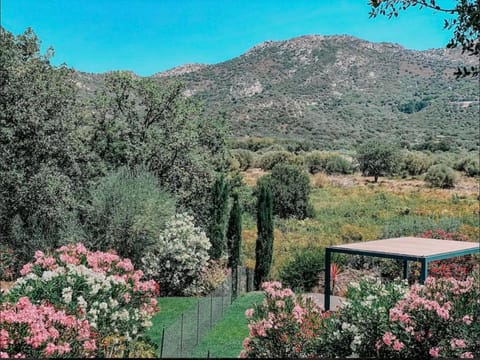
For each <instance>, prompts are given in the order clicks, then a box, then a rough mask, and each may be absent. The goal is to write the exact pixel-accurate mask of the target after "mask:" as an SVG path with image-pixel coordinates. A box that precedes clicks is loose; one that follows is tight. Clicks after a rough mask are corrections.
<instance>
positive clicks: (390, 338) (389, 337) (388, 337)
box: [382, 332, 396, 346]
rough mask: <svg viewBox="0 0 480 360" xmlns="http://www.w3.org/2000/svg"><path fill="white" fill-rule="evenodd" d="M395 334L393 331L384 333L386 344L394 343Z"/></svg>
mask: <svg viewBox="0 0 480 360" xmlns="http://www.w3.org/2000/svg"><path fill="white" fill-rule="evenodd" d="M395 338H396V337H395V335H393V334H392V333H391V332H386V333H385V334H383V336H382V339H383V342H384V343H385V345H387V346H390V345H392V341H393V340H395Z"/></svg>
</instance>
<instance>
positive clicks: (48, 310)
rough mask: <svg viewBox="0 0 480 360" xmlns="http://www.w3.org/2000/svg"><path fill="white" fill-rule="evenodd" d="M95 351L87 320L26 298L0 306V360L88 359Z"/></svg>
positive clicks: (93, 336) (93, 337) (94, 339)
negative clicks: (21, 358) (24, 359)
mask: <svg viewBox="0 0 480 360" xmlns="http://www.w3.org/2000/svg"><path fill="white" fill-rule="evenodd" d="M96 350H97V342H96V337H95V335H94V332H93V331H92V329H91V326H90V324H89V322H88V320H85V319H83V320H82V319H79V318H77V317H75V316H73V315H67V314H66V313H65V312H64V311H61V310H56V309H55V308H54V307H53V305H48V304H42V305H34V304H32V303H31V302H30V300H29V299H28V298H27V297H21V298H20V299H19V300H18V302H16V303H14V304H11V303H2V304H1V305H0V358H7V357H17V358H19V357H28V358H44V357H51V356H57V357H67V356H68V357H88V356H93V355H94V354H95V353H96Z"/></svg>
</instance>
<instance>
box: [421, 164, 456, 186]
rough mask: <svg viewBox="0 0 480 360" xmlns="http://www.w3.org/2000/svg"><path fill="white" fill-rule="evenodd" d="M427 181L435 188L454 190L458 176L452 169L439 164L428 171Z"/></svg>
mask: <svg viewBox="0 0 480 360" xmlns="http://www.w3.org/2000/svg"><path fill="white" fill-rule="evenodd" d="M425 181H426V182H427V183H429V184H430V185H431V186H433V187H439V188H453V187H455V182H456V181H457V175H456V174H455V171H454V170H453V169H452V168H450V167H448V166H446V165H444V164H438V165H433V166H431V167H430V168H429V169H428V171H427V174H426V175H425Z"/></svg>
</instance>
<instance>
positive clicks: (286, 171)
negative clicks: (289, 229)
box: [270, 164, 310, 219]
mask: <svg viewBox="0 0 480 360" xmlns="http://www.w3.org/2000/svg"><path fill="white" fill-rule="evenodd" d="M270 177H271V180H270V181H271V184H272V194H273V199H274V200H273V212H274V214H275V215H278V216H280V217H281V218H284V219H288V218H291V217H294V218H297V219H305V218H306V217H307V216H308V207H309V205H308V204H309V203H308V197H309V195H310V179H309V177H308V174H307V173H306V172H305V171H303V170H302V169H301V168H300V167H298V166H296V165H287V164H278V165H275V166H274V167H273V169H272V172H271V174H270Z"/></svg>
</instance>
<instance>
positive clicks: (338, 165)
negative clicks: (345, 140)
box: [325, 154, 353, 174]
mask: <svg viewBox="0 0 480 360" xmlns="http://www.w3.org/2000/svg"><path fill="white" fill-rule="evenodd" d="M325 172H326V173H327V174H351V173H352V172H353V167H352V163H351V162H350V161H348V160H347V159H345V158H344V157H342V156H340V155H338V154H332V155H330V156H329V157H328V158H327V163H326V164H325Z"/></svg>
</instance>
